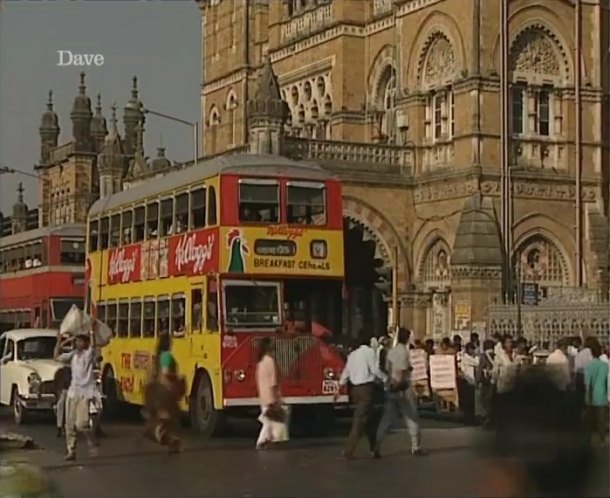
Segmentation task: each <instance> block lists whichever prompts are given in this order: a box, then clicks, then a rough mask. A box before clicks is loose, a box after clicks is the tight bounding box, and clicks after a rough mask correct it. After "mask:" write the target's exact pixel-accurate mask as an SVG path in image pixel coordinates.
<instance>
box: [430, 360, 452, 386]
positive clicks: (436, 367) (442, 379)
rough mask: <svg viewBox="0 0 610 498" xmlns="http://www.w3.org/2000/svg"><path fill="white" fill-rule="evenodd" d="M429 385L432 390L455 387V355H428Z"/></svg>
mask: <svg viewBox="0 0 610 498" xmlns="http://www.w3.org/2000/svg"><path fill="white" fill-rule="evenodd" d="M429 361H430V385H431V386H432V390H434V391H437V390H446V389H450V390H453V389H456V388H457V379H456V371H455V357H454V356H453V355H448V354H433V355H430V358H429Z"/></svg>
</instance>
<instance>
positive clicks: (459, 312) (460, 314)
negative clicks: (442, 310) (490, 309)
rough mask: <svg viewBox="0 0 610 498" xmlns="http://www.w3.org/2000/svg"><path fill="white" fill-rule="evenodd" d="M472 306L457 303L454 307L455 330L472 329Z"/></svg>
mask: <svg viewBox="0 0 610 498" xmlns="http://www.w3.org/2000/svg"><path fill="white" fill-rule="evenodd" d="M470 316H471V306H470V304H467V303H456V304H455V305H454V306H453V328H454V329H455V330H468V329H470Z"/></svg>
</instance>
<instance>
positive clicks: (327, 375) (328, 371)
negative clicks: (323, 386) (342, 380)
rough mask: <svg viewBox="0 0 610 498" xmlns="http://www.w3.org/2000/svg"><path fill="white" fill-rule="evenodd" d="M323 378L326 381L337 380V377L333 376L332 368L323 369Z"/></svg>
mask: <svg viewBox="0 0 610 498" xmlns="http://www.w3.org/2000/svg"><path fill="white" fill-rule="evenodd" d="M324 378H325V379H326V380H335V379H336V378H337V375H336V374H335V371H334V370H333V369H332V368H328V367H327V368H325V369H324Z"/></svg>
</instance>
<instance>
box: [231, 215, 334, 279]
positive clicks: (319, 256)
mask: <svg viewBox="0 0 610 498" xmlns="http://www.w3.org/2000/svg"><path fill="white" fill-rule="evenodd" d="M220 246H221V247H220V269H219V270H220V272H221V273H234V274H239V273H247V274H261V275H265V274H268V275H276V276H277V275H294V276H303V277H339V278H342V277H343V275H344V268H343V232H342V231H341V230H321V229H315V228H299V227H290V226H281V225H279V226H278V225H272V226H268V227H241V228H237V227H222V228H221V229H220Z"/></svg>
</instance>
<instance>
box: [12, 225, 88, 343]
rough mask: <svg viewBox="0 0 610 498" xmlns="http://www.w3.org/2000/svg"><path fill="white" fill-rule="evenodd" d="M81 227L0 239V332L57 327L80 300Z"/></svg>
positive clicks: (46, 229)
mask: <svg viewBox="0 0 610 498" xmlns="http://www.w3.org/2000/svg"><path fill="white" fill-rule="evenodd" d="M85 239H86V225H85V224H70V225H60V226H54V227H44V228H36V229H34V230H28V231H25V232H21V233H17V234H14V235H9V236H6V237H2V238H0V331H2V332H4V331H5V330H10V329H12V328H17V327H52V328H56V327H59V324H60V323H61V321H62V320H63V318H64V316H65V314H66V313H67V311H68V310H69V309H70V307H71V306H72V305H73V304H76V305H77V306H79V307H80V308H82V307H83V304H84V296H85V252H86V247H85Z"/></svg>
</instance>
